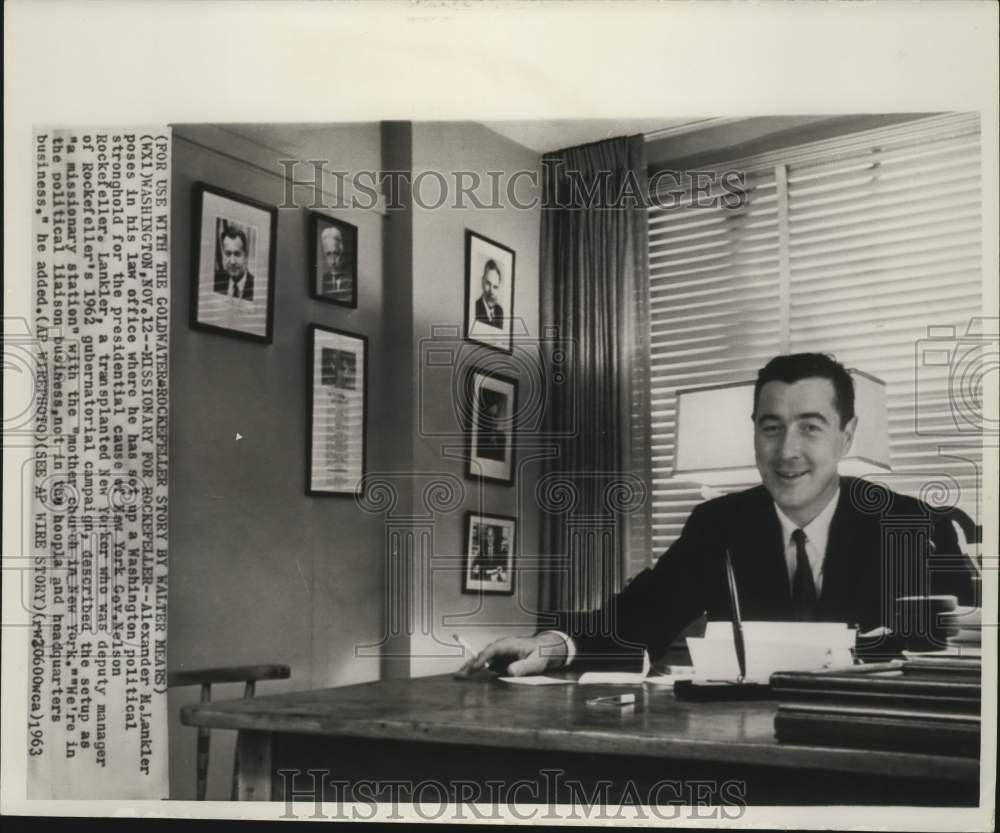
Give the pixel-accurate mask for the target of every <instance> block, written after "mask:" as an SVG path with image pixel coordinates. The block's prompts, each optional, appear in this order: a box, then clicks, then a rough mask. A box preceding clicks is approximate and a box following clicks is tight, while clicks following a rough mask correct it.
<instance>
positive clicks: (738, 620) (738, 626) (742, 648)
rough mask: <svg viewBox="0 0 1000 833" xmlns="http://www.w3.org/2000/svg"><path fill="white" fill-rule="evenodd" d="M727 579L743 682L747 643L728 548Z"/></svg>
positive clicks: (738, 661) (745, 672) (745, 670)
mask: <svg viewBox="0 0 1000 833" xmlns="http://www.w3.org/2000/svg"><path fill="white" fill-rule="evenodd" d="M726 581H727V582H728V583H729V608H730V610H731V611H732V614H733V643H734V644H735V646H736V662H737V663H738V664H739V667H740V676H739V678H738V679H737V682H739V683H742V682H743V681H744V680H745V679H746V676H747V654H746V644H745V643H744V642H743V617H742V616H741V615H740V597H739V594H738V593H737V592H736V574H735V573H734V572H733V559H732V556H731V555H730V554H729V550H728V548H727V549H726Z"/></svg>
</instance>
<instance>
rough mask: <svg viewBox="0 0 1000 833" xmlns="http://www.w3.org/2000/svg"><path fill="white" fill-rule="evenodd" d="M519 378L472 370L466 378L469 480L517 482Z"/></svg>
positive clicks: (467, 473)
mask: <svg viewBox="0 0 1000 833" xmlns="http://www.w3.org/2000/svg"><path fill="white" fill-rule="evenodd" d="M517 389H518V384H517V379H515V378H513V377H511V376H505V375H504V374H502V373H497V372H496V371H493V370H483V369H482V368H478V367H473V368H470V369H469V373H468V376H467V378H466V388H465V397H466V399H465V401H466V403H467V405H468V408H467V417H468V421H467V424H466V431H465V434H466V470H465V474H466V477H469V478H472V479H477V478H482V479H483V480H490V481H493V482H495V483H503V484H505V485H508V486H509V485H510V484H511V483H513V482H514V457H515V450H516V438H517V432H516V427H517V426H516V417H517V393H518V390H517Z"/></svg>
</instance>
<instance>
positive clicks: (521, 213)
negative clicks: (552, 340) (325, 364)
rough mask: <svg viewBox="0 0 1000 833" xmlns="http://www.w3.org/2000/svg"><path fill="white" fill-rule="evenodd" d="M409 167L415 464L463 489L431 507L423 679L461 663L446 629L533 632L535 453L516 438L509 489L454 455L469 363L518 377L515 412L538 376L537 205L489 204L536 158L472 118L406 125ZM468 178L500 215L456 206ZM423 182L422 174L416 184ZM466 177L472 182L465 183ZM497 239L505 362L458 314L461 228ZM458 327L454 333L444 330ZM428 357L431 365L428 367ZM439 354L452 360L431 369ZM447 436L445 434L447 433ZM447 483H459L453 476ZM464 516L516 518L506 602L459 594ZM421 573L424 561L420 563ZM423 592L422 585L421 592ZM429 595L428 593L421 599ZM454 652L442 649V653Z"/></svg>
mask: <svg viewBox="0 0 1000 833" xmlns="http://www.w3.org/2000/svg"><path fill="white" fill-rule="evenodd" d="M411 162H412V171H413V175H414V182H415V183H419V182H423V183H424V184H425V187H424V188H422V189H421V191H420V194H421V195H422V199H419V200H418V199H415V200H414V209H413V217H412V234H413V269H412V281H413V310H412V315H413V338H414V360H415V364H414V371H413V372H414V374H415V378H417V379H418V380H419V384H420V389H419V400H418V402H417V405H416V411H417V413H416V419H417V431H416V434H415V444H414V447H413V469H414V471H416V472H420V473H422V474H424V475H427V476H430V475H432V474H434V473H441V474H443V475H446V476H450V477H453V478H455V479H456V480H457V481H458V482H460V483H461V490H460V494H459V495H458V496H457V497H456V499H455V501H454V502H453V503H457V505H453V504H447V505H449V506H451V507H452V508H449V509H448V510H446V511H434V512H433V515H434V518H433V548H434V556H433V558H434V560H433V564H434V568H435V569H434V570H433V575H432V576H430V577H429V578H428V577H427V576H425V575H423V574H422V573H421V572H420V571H419V570H418V571H417V574H416V575H415V578H414V580H415V581H416V582H417V585H418V592H417V594H416V602H417V603H418V605H421V606H422V607H421V608H419V609H418V615H419V613H420V612H422V613H424V614H426V616H425V618H424V619H423V622H425V623H427V624H429V625H430V632H427V631H426V630H424V629H421V628H417V629H416V630H415V633H414V634H413V636H412V639H411V641H410V653H411V661H410V673H411V674H412V675H414V676H420V675H424V674H431V673H444V672H448V671H452V670H454V669H455V667H456V663H457V662H458V659H457V654H455V653H453V652H454V650H455V649H454V647H453V643H452V642H451V634H452V633H454V632H458V633H460V634H462V635H463V636H464V637H465V638H466V639H468V641H469V642H470V643H472V644H473V645H474V646H476V647H480V646H483V645H485V644H486V643H487V642H489V641H491V640H492V639H494V638H496V637H498V636H503V635H508V634H530V633H532V632H533V630H534V625H535V616H534V611H535V609H536V604H537V597H538V581H537V574H536V573H534V572H532V570H531V564H532V560H533V558H534V557H535V556H537V554H538V552H539V546H540V542H541V531H540V520H539V512H538V508H537V506H536V505H535V501H534V486H535V482H536V481H537V478H538V476H539V471H540V466H539V463H538V462H537V460H536V461H534V462H531V458H532V456H533V454H534V453H535V451H534V450H533V449H532V448H531V443H530V437H529V435H528V434H521V433H519V437H518V440H519V442H520V446H519V448H518V452H517V456H518V461H519V463H520V464H521V465H520V466H519V468H518V475H517V478H516V480H515V483H514V485H511V486H505V485H501V484H496V483H491V482H480V481H478V480H476V479H469V478H467V477H466V476H465V464H464V462H463V461H462V460H461V459H460V456H459V455H460V454H461V453H462V452H463V443H462V441H461V440H460V439H459V441H458V442H456V440H455V436H456V432H459V437H460V424H461V421H460V417H459V414H458V413H457V410H456V407H455V403H456V396H457V395H458V391H459V389H460V386H461V384H463V383H464V379H465V374H466V372H467V370H468V368H469V367H470V366H472V365H476V366H481V367H487V368H492V369H494V370H500V371H503V372H505V373H507V374H509V375H512V376H514V377H515V378H518V379H519V380H520V390H519V394H520V397H521V402H520V407H519V411H522V412H523V411H525V410H526V408H525V407H524V406H525V404H526V403H527V402H528V401H530V400H531V397H532V396H534V395H537V392H538V384H537V383H538V381H539V377H538V376H537V375H533V371H532V368H533V367H534V358H535V357H536V356H537V353H536V351H535V346H536V342H535V340H536V339H537V338H538V314H539V285H538V237H539V228H540V210H539V208H538V206H537V205H534V206H533V207H531V208H527V209H525V208H517V207H515V206H513V205H511V204H510V202H509V200H508V199H507V196H506V193H503V194H500V198H499V200H495V199H494V197H496V196H497V195H496V194H494V192H493V190H492V186H491V184H490V183H491V180H490V177H489V175H488V172H490V171H494V172H501V174H502V176H501V177H500V179H499V181H500V182H501V183H502V186H501V187H505V185H506V183H507V182H508V181H509V179H510V178H511V177H512V176H513V175H514V174H515V173H516V172H518V171H533V172H539V171H540V157H539V155H538V154H536V153H534V152H532V151H530V150H528V149H526V148H524V147H522V146H520V145H518V144H516V143H514V142H512V141H510V140H509V139H506V138H504V137H502V136H500V135H498V134H496V133H493V132H492V131H490V130H488V129H487V128H485V127H483V126H482V125H479V124H475V123H459V122H448V123H426V122H425V123H414V124H413V126H412V159H411ZM457 171H468V172H472V173H473V174H475V175H478V177H479V179H480V181H481V182H482V185H481V186H480V187H479V188H478V189H476V194H477V196H478V197H479V201H480V203H482V204H483V205H492V204H494V203H496V202H499V203H501V204H502V207H499V208H479V207H476V205H475V204H474V203H473V202H472V201H471V200H463V201H461V202H460V204H458V205H457V206H456V199H455V198H456V196H457V195H456V193H455V187H454V183H455V180H454V174H455V172H457ZM427 172H438V173H440V174H442V175H443V176H444V178H445V181H447V182H448V183H449V188H450V189H451V190H450V198H449V199H448V200H447V202H446V204H444V205H442V206H441V207H439V208H433V207H429V206H430V205H431V204H433V203H435V202H437V201H438V200H437V197H438V190H439V189H438V184H437V178H436V177H433V178H432V177H431V175H430V174H429V173H427ZM422 175H423V179H421V177H422ZM467 181H471V180H467ZM539 182H540V177H538V178H536V179H535V180H534V183H533V184H532V182H531V181H530V180H529V179H528V178H526V177H521V178H520V179H518V180H517V183H518V187H517V197H518V199H519V200H520V201H521V202H525V203H530V202H532V201H535V202H537V198H538V196H539V192H538V183H539ZM466 229H472V230H473V231H475V232H477V233H479V234H481V235H484V236H486V237H489V238H491V239H493V240H496V241H498V242H500V243H503V244H504V245H506V246H508V247H509V248H511V249H514V250H515V252H516V258H515V280H514V304H513V306H514V309H513V314H514V316H515V319H517V320H515V332H516V333H517V337H516V340H515V343H516V345H517V346H516V348H515V352H514V355H513V356H506V355H505V354H502V353H499V352H498V351H495V350H490V349H488V348H476V347H474V346H473V345H471V344H470V343H469V342H464V341H463V340H462V339H461V334H462V328H463V326H464V316H465V283H464V281H465V230H466ZM452 332H454V333H455V335H456V336H458V337H457V338H455V337H451V336H450V335H449V333H452ZM429 351H433V353H434V356H435V358H434V360H433V361H431V362H429V361H428V353H429ZM445 355H451V356H453V357H454V361H453V362H450V363H449V362H445V364H444V366H438V364H437V363H438V362H439V361H440V360H441V358H442V357H443V356H445ZM449 433H450V434H451V436H450V437H449V436H447V435H448V434H449ZM449 482H452V483H454V482H455V481H449ZM412 499H413V503H414V511H415V513H416V512H425V511H426V509H427V507H426V501H427V500H428V495H426V494H423V493H421V492H420V491H418V490H417V491H415V492H414V494H413V497H412ZM468 511H476V512H480V511H481V512H483V513H486V514H500V515H508V516H516V517H517V519H518V524H519V526H518V537H519V541H518V552H517V562H516V565H517V566H518V567H519V568H520V569H518V570H517V574H516V578H515V594H514V595H513V596H499V595H489V596H478V595H466V594H463V593H462V592H461V580H462V576H461V563H462V562H461V557H462V555H463V554H464V551H465V548H466V541H465V515H466V512H468ZM419 566H426V564H424V565H418V567H419ZM419 588H424V590H420V589H419ZM428 590H429V593H428V592H427V591H428ZM449 646H450V647H449Z"/></svg>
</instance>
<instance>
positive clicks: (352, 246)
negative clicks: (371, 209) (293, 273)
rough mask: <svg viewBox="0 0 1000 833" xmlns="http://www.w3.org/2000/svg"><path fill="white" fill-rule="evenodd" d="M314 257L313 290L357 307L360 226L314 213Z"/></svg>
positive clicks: (315, 294) (314, 293)
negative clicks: (358, 227)
mask: <svg viewBox="0 0 1000 833" xmlns="http://www.w3.org/2000/svg"><path fill="white" fill-rule="evenodd" d="M309 230H310V239H311V240H312V253H313V261H312V268H311V269H310V271H309V294H310V297H312V298H315V299H316V300H317V301H326V302H328V303H331V304H336V305H338V306H342V307H350V308H351V309H354V308H356V307H357V305H358V229H357V227H356V226H352V225H351V224H350V223H345V222H343V221H342V220H335V219H334V218H333V217H327V216H326V215H324V214H319V213H315V212H313V213H311V214H310V225H309Z"/></svg>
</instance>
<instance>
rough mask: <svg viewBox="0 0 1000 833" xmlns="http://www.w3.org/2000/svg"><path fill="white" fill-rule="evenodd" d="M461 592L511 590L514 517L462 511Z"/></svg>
mask: <svg viewBox="0 0 1000 833" xmlns="http://www.w3.org/2000/svg"><path fill="white" fill-rule="evenodd" d="M465 542H466V543H465V569H464V570H463V571H462V592H463V593H503V594H507V595H510V594H512V593H513V592H514V554H515V550H516V547H517V520H516V519H515V518H511V517H508V516H507V515H480V514H477V513H475V512H467V513H466V515H465Z"/></svg>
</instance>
